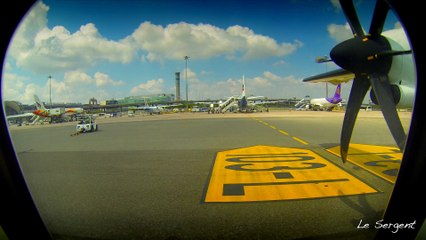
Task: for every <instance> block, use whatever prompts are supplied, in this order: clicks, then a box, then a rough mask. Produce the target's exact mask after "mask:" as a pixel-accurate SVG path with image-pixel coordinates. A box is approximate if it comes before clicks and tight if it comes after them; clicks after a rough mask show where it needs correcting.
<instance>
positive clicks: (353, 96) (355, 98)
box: [340, 76, 370, 162]
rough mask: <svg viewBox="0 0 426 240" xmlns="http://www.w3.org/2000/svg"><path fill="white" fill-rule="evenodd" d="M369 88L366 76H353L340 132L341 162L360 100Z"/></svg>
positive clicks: (347, 147) (345, 153)
mask: <svg viewBox="0 0 426 240" xmlns="http://www.w3.org/2000/svg"><path fill="white" fill-rule="evenodd" d="M369 88H370V83H369V82H368V79H367V78H365V77H364V76H356V77H355V79H354V81H353V84H352V88H351V92H350V93H349V101H348V105H347V106H346V113H345V117H344V119H343V126H342V133H341V135H340V155H341V156H342V160H343V162H346V157H347V155H348V149H349V142H350V140H351V137H352V131H353V129H354V126H355V121H356V118H357V116H358V112H359V109H360V108H361V104H362V101H363V100H364V97H365V94H367V91H368V89H369Z"/></svg>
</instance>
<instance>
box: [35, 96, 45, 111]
mask: <svg viewBox="0 0 426 240" xmlns="http://www.w3.org/2000/svg"><path fill="white" fill-rule="evenodd" d="M34 101H35V103H36V107H37V109H41V110H45V109H46V107H45V106H44V104H43V102H42V101H40V98H38V96H37V95H35V94H34Z"/></svg>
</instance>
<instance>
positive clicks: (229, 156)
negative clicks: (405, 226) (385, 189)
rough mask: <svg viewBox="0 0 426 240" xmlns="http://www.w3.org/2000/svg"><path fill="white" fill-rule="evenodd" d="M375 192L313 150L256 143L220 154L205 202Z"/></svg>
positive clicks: (319, 196)
mask: <svg viewBox="0 0 426 240" xmlns="http://www.w3.org/2000/svg"><path fill="white" fill-rule="evenodd" d="M375 192H377V190H375V189H373V188H372V187H370V186H368V185H367V184H365V183H364V182H362V181H361V180H359V179H358V178H356V177H354V176H352V175H351V174H349V173H348V172H346V171H345V170H343V169H342V168H339V167H337V166H336V165H334V164H332V163H331V162H329V161H327V160H326V159H324V158H322V157H321V156H319V155H318V154H316V153H314V152H313V151H311V150H308V149H302V148H284V147H273V146H253V147H246V148H240V149H234V150H228V151H222V152H218V153H217V155H216V159H215V162H214V166H213V169H212V172H211V176H210V179H209V184H208V186H207V191H206V194H205V198H204V202H254V201H274V200H295V199H310V198H322V197H337V196H344V195H357V194H366V193H375Z"/></svg>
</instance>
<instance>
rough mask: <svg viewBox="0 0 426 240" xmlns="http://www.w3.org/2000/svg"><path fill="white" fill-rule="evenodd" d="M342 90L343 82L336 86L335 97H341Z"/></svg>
mask: <svg viewBox="0 0 426 240" xmlns="http://www.w3.org/2000/svg"><path fill="white" fill-rule="evenodd" d="M341 92H342V86H341V83H339V85H337V87H336V92H334V98H341V96H340V94H341Z"/></svg>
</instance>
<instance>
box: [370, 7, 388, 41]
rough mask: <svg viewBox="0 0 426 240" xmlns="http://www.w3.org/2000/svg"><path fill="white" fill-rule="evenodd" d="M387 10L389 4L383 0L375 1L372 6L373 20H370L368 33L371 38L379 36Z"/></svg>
mask: <svg viewBox="0 0 426 240" xmlns="http://www.w3.org/2000/svg"><path fill="white" fill-rule="evenodd" d="M388 12H389V6H388V4H387V3H386V2H385V1H377V2H376V7H375V8H374V13H373V20H371V25H370V30H369V34H370V35H371V37H372V38H376V37H378V36H380V34H381V33H382V31H383V25H384V24H385V20H386V15H387V14H388Z"/></svg>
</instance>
